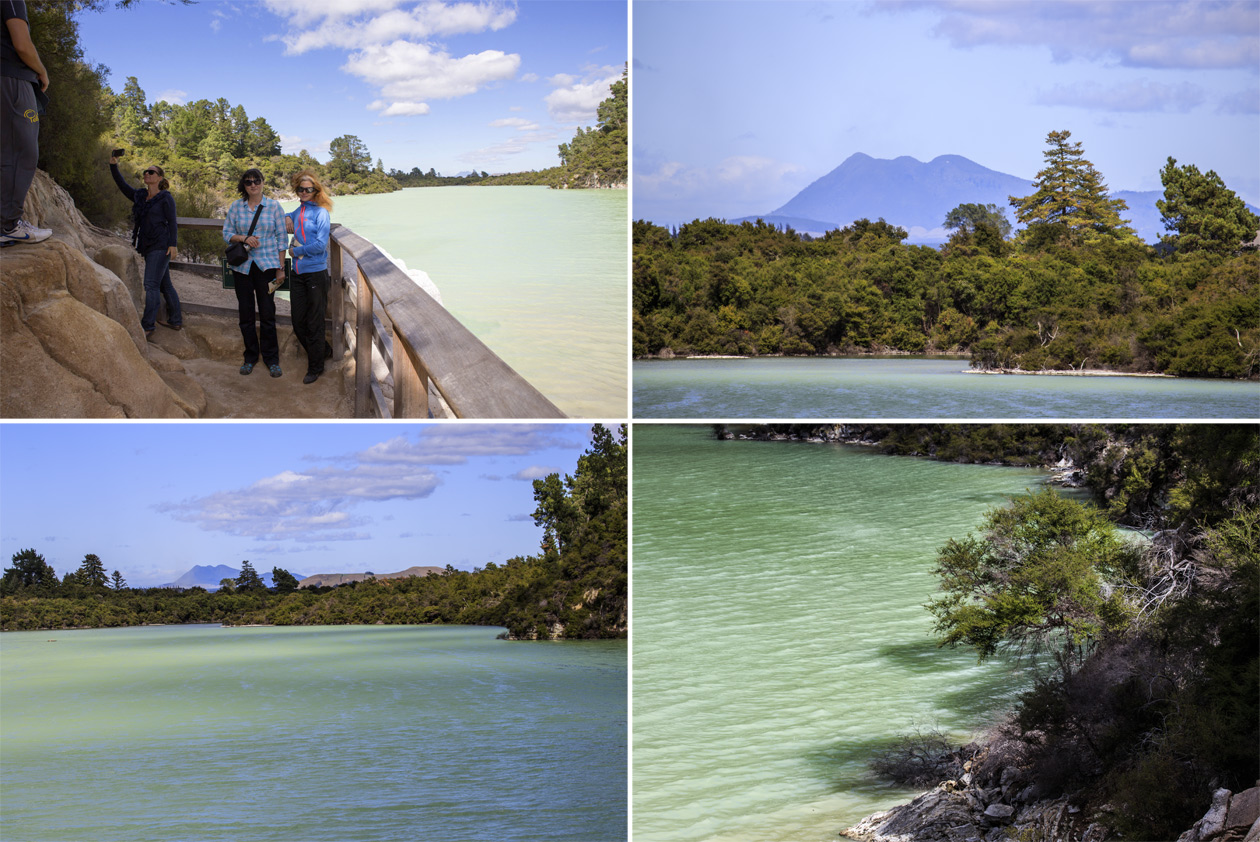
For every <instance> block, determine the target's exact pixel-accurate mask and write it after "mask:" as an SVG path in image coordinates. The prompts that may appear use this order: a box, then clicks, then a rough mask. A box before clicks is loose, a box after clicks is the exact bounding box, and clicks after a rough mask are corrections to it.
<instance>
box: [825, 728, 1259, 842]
mask: <svg viewBox="0 0 1260 842" xmlns="http://www.w3.org/2000/svg"><path fill="white" fill-rule="evenodd" d="M941 762H942V765H943V766H945V767H947V768H949V770H950V772H952V775H951V776H950V777H949V778H948V779H947V780H944V781H942V782H941V783H940V784H938V785H937V786H935V787H934V788H932V789H931V790H929V791H927V792H925V793H924V794H923V795H920V796H919V797H918V798H916V799H914V800H913V801H911V802H910V803H909V804H902V805H899V806H897V807H893V808H892V809H891V810H884V811H881V812H878V813H873V814H871V815H869V816H867V817H866V818H864V819H862V820H861V821H860V822H858V823H857V824H855V825H853V826H852V827H850V828H848V829H846V830H844V831H842V832H841V834H840V837H841V838H843V839H853V840H858V842H1007V840H1020V842H1107V840H1112V839H1119V838H1120V837H1119V836H1118V835H1117V834H1116V832H1115V830H1114V829H1113V825H1112V823H1113V821H1114V810H1113V808H1112V807H1111V806H1110V805H1108V804H1101V805H1098V806H1093V807H1091V806H1089V805H1088V803H1087V799H1086V798H1084V797H1080V796H1078V797H1072V796H1060V797H1056V798H1046V797H1044V796H1043V795H1042V793H1041V792H1040V791H1039V788H1040V787H1039V784H1038V782H1037V781H1034V780H1032V779H1031V778H1030V777H1029V775H1028V773H1027V772H1026V771H1025V770H1024V769H1022V768H1020V767H1019V766H1017V765H1006V764H1003V763H1001V762H1000V761H998V760H997V759H996V758H995V757H994V756H993V754H992V753H991V752H990V750H989V748H988V747H981V746H978V745H976V744H974V743H973V744H971V745H968V746H964V747H963V748H961V749H959V750H958V751H957V752H954V753H953V754H951V755H949V756H948V757H942V758H941ZM1150 842H1155V840H1150ZM1166 842H1173V840H1167V841H1166ZM1176 842H1260V785H1258V786H1256V787H1252V788H1251V789H1248V790H1245V791H1242V792H1238V793H1232V792H1230V791H1229V790H1227V789H1219V790H1217V791H1216V793H1215V794H1214V795H1213V799H1212V806H1211V808H1210V809H1209V810H1208V812H1207V814H1206V815H1204V817H1203V818H1202V819H1201V820H1200V821H1198V822H1196V823H1195V825H1194V827H1192V828H1191V829H1190V830H1187V831H1186V832H1185V833H1183V834H1181V836H1180V837H1178V838H1177V840H1176Z"/></svg>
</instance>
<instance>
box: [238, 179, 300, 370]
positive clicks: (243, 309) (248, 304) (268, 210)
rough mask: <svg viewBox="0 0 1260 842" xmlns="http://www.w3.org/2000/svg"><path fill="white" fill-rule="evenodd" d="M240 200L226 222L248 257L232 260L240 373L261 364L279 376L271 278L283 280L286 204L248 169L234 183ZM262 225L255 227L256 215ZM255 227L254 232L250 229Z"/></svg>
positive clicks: (274, 301) (278, 346)
mask: <svg viewBox="0 0 1260 842" xmlns="http://www.w3.org/2000/svg"><path fill="white" fill-rule="evenodd" d="M236 190H237V192H238V193H240V194H241V198H239V199H237V200H236V201H235V202H233V203H232V206H231V207H229V208H228V212H227V218H226V219H225V220H223V242H225V243H244V244H245V245H246V246H247V247H248V248H249V257H247V258H245V261H244V262H243V263H240V264H233V265H232V271H233V272H234V273H235V275H234V277H235V281H236V284H235V285H236V309H237V312H238V313H239V315H240V323H241V338H242V339H243V340H245V361H244V363H243V364H242V365H241V374H249V373H250V372H251V371H253V370H254V366H255V365H256V364H257V363H258V357H259V354H260V353H261V355H262V360H263V363H264V364H265V365H266V366H267V369H268V370H269V371H270V372H271V376H272V377H279V376H280V375H281V373H282V372H281V371H280V340H279V337H277V335H276V299H275V289H273V288H272V282H273V281H276V282H278V283H276V286H277V287H278V286H279V285H280V283H282V282H283V281H284V252H285V247H286V244H287V243H286V241H287V240H288V236H287V234H286V232H285V229H284V208H282V207H280V203H279V202H277V201H276V200H275V199H268V198H267V197H266V196H264V195H263V174H262V172H261V171H259V170H257V169H248V170H245V172H244V173H243V174H242V175H241V178H240V181H238V182H237V183H236ZM255 214H257V216H258V224H257V225H254V224H253V223H254V215H255ZM251 226H253V233H252V234H251V233H250V228H251ZM255 302H257V305H258V327H257V328H255V327H254V304H255Z"/></svg>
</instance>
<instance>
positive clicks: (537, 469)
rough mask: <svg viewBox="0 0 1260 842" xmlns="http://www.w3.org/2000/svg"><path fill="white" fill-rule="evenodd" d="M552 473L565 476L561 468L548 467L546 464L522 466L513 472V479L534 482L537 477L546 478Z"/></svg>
mask: <svg viewBox="0 0 1260 842" xmlns="http://www.w3.org/2000/svg"><path fill="white" fill-rule="evenodd" d="M551 474H560V475H561V476H564V472H563V471H561V470H560V469H559V468H548V467H546V466H544V465H530V466H529V467H528V468H522V469H521V470H519V471H517V472H516V473H514V474H512V479H519V480H528V481H529V482H533V481H534V480H536V479H545V478H546V477H548V476H550V475H551Z"/></svg>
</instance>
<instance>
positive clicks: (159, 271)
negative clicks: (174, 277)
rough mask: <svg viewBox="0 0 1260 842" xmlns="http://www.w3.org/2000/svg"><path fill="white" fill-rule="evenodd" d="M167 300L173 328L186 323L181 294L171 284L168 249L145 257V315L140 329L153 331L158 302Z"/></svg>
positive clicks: (141, 320)
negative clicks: (180, 301)
mask: <svg viewBox="0 0 1260 842" xmlns="http://www.w3.org/2000/svg"><path fill="white" fill-rule="evenodd" d="M162 298H165V299H166V318H167V319H168V320H169V321H170V323H171V326H172V327H178V326H179V325H182V324H183V323H184V314H183V313H181V312H180V309H179V293H178V292H176V291H175V285H174V284H172V283H171V258H170V256H169V255H168V254H167V251H166V249H156V250H154V251H151V252H149V253H148V254H146V255H145V256H144V315H143V316H141V317H140V327H142V328H144V330H145V332H146V333H148V332H149V331H151V330H153V328H154V324H155V322H156V321H157V312H158V302H159V301H160V300H161V299H162Z"/></svg>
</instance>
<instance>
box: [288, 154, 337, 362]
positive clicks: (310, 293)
mask: <svg viewBox="0 0 1260 842" xmlns="http://www.w3.org/2000/svg"><path fill="white" fill-rule="evenodd" d="M291 183H292V185H293V192H294V193H296V194H297V197H298V198H299V199H301V200H302V204H300V205H298V207H297V209H296V210H292V211H290V212H289V213H288V217H289V220H288V226H289V231H290V233H292V234H293V239H292V241H291V242H290V244H289V254H291V255H292V256H293V282H292V288H291V289H290V291H289V303H290V305H291V311H292V313H293V332H294V334H296V335H297V338H298V342H300V343H302V347H303V348H305V349H306V376H305V377H303V378H302V382H303V383H314V382H315V381H316V380H318V379H319V376H320V375H321V374H323V373H324V357H325V349H326V347H327V344H326V343H325V341H324V318H325V314H326V313H327V312H328V287H329V286H330V281H329V277H328V233H329V228H330V224H331V222H330V218H329V215H328V213H329V211H331V210H332V199H330V198H328V194H327V193H325V192H324V187H323V185H322V184H320V183H319V179H317V178H316V177H315V174H314V173H312V172H310V171H309V170H303V171H302V172H300V173H298V174H297V175H295V176H293V179H292V182H291Z"/></svg>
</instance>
